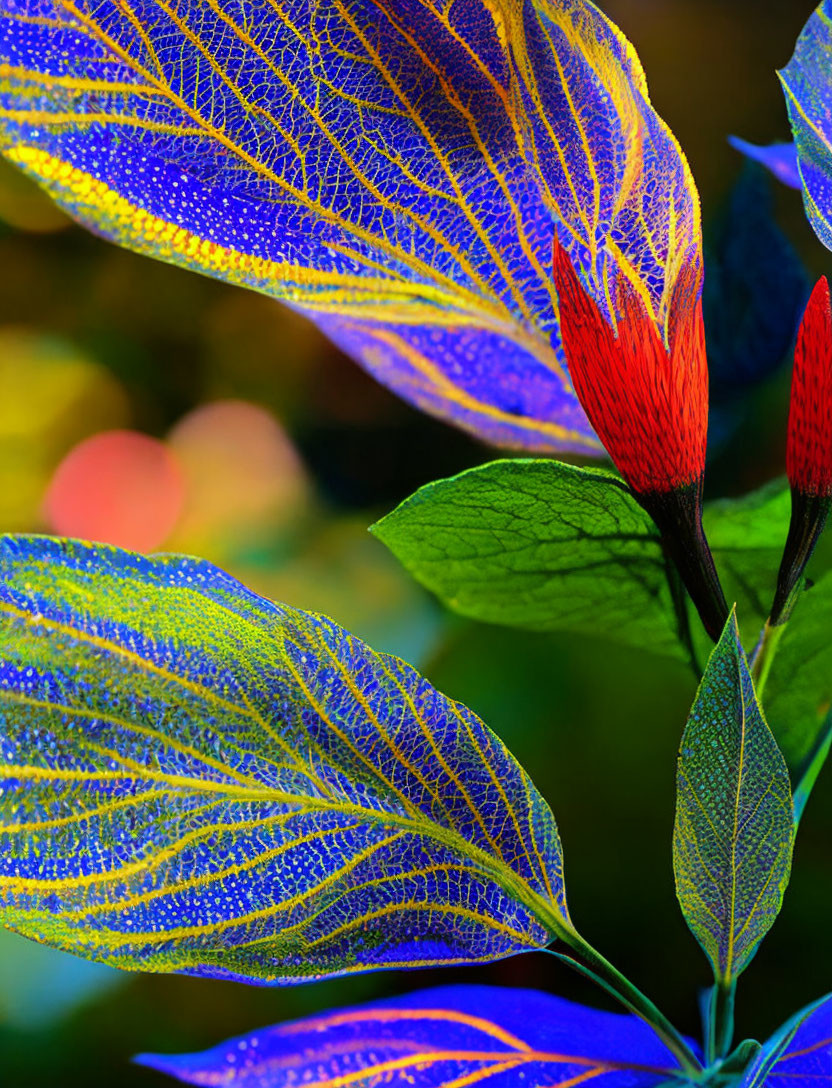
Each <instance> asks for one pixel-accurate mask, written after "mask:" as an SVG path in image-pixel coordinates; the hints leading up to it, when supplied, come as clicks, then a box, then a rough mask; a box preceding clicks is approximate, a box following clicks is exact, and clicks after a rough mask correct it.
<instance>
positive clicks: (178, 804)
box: [0, 537, 568, 983]
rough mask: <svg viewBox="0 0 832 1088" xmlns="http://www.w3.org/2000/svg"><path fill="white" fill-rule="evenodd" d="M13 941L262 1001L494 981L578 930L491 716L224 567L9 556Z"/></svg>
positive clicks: (80, 554)
mask: <svg viewBox="0 0 832 1088" xmlns="http://www.w3.org/2000/svg"><path fill="white" fill-rule="evenodd" d="M0 788H1V791H2V792H1V793H0V817H2V820H0V835H2V838H3V842H4V848H3V850H2V852H0V919H2V921H3V922H4V923H5V924H7V925H8V926H10V927H11V928H13V929H16V930H18V931H19V932H21V933H23V934H25V935H26V936H29V937H34V938H35V939H37V940H39V941H44V942H46V943H48V944H52V945H55V946H57V947H59V948H62V949H66V950H68V951H72V952H76V953H78V954H81V955H84V956H86V957H88V958H91V959H97V960H103V961H105V962H108V963H110V964H113V965H115V966H118V967H123V968H127V969H143V970H152V971H180V972H187V973H191V974H201V975H211V976H216V977H223V978H242V979H247V980H250V981H255V982H262V983H269V982H275V981H291V980H301V979H305V978H317V977H321V976H325V975H332V974H338V973H344V972H349V971H362V970H370V969H374V968H382V967H393V966H404V967H416V966H425V965H434V964H442V963H454V962H465V963H474V962H481V961H487V960H492V959H495V958H499V957H501V956H505V955H509V954H511V953H514V952H518V951H523V950H528V949H532V948H537V947H541V946H544V945H546V944H548V943H549V942H550V941H551V940H552V939H553V937H554V936H555V931H556V930H558V929H559V928H560V927H562V926H563V925H565V924H566V922H567V918H568V916H567V914H566V905H565V899H564V890H563V883H562V858H561V850H560V842H559V839H558V834H557V829H556V827H555V822H554V819H553V817H552V814H551V812H550V810H549V808H548V806H547V805H546V804H545V802H544V801H543V800H542V798H541V797H540V796H539V794H538V793H537V791H536V790H535V788H534V786H533V785H532V783H531V781H530V780H529V778H528V776H527V775H526V774H525V772H524V771H523V770H522V769H521V768H520V767H519V766H518V764H517V763H516V762H515V760H514V759H513V758H512V756H511V755H510V754H509V753H508V752H507V751H506V749H505V747H504V746H503V745H502V744H501V743H500V741H499V740H498V738H497V737H495V736H494V734H493V733H491V732H490V730H488V729H487V728H486V727H485V726H484V725H483V724H482V722H481V721H480V720H479V719H478V718H477V717H476V716H475V715H474V714H472V713H471V712H470V711H469V710H467V709H466V708H465V707H463V706H461V705H460V704H458V703H455V702H453V701H452V700H450V699H447V698H446V697H445V696H443V695H441V694H440V693H439V692H437V691H436V690H435V689H433V688H432V687H431V686H430V685H429V684H428V683H427V682H426V681H425V680H423V679H422V678H421V677H420V676H419V675H418V674H417V673H416V672H415V671H414V670H413V669H411V668H410V667H409V666H407V665H405V664H404V663H403V662H401V661H399V660H397V659H394V658H390V657H386V656H384V655H380V654H376V653H374V652H373V651H372V650H370V649H369V648H368V647H367V646H366V645H365V644H364V643H362V642H361V641H359V640H358V639H357V638H354V637H353V636H351V635H350V634H348V633H347V632H346V631H344V630H342V629H341V628H340V627H338V626H337V625H336V624H334V623H332V622H331V621H329V620H327V619H325V618H324V617H321V616H316V615H312V614H309V613H304V612H300V611H298V610H296V609H292V608H287V607H283V606H280V605H276V604H272V603H271V602H268V601H266V600H264V599H262V598H260V597H258V596H256V595H255V594H253V593H250V592H248V591H247V590H246V589H244V588H243V587H242V586H241V585H239V583H237V582H236V581H234V580H233V579H232V578H230V577H228V576H227V575H225V574H223V573H222V572H221V571H219V570H217V569H216V568H215V567H213V566H211V565H210V564H208V563H205V562H201V561H198V560H192V559H185V558H181V557H176V556H162V557H158V558H151V559H146V558H143V557H139V556H134V555H131V554H129V553H126V552H120V551H118V550H116V549H111V548H107V547H103V546H102V547H96V546H92V545H83V544H78V543H72V542H60V541H53V540H49V539H46V538H12V537H9V538H5V540H4V541H3V542H2V544H0Z"/></svg>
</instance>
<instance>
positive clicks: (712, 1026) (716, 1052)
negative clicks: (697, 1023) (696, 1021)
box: [705, 981, 737, 1064]
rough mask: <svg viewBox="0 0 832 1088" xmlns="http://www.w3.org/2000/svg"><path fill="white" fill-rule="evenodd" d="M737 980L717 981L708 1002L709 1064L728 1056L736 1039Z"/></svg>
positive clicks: (707, 1058) (707, 1059) (707, 1056)
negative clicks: (735, 1003) (735, 1004)
mask: <svg viewBox="0 0 832 1088" xmlns="http://www.w3.org/2000/svg"><path fill="white" fill-rule="evenodd" d="M736 990H737V984H736V981H734V982H729V983H724V982H715V983H714V986H713V989H712V990H711V994H710V1000H709V1002H708V1039H707V1053H706V1054H705V1060H706V1061H707V1062H708V1064H711V1063H712V1062H715V1061H718V1060H719V1059H721V1058H725V1057H727V1056H728V1054H729V1052H730V1050H731V1043H732V1042H733V1040H734V998H735V994H736Z"/></svg>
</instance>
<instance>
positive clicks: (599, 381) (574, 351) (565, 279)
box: [554, 242, 708, 495]
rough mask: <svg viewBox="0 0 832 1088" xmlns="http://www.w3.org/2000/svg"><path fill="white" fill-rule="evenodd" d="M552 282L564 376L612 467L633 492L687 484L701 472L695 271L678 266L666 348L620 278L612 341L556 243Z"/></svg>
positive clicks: (703, 422) (704, 424) (703, 435)
mask: <svg viewBox="0 0 832 1088" xmlns="http://www.w3.org/2000/svg"><path fill="white" fill-rule="evenodd" d="M554 269H555V286H556V288H557V292H558V299H559V301H560V326H561V337H562V341H563V347H564V352H565V354H566V359H567V362H568V364H569V374H570V377H571V379H572V384H573V385H574V387H575V392H576V394H577V396H578V400H579V401H580V402H581V405H582V406H583V409H584V411H585V412H586V414H587V417H588V418H589V421H590V423H591V424H592V426H593V428H594V430H595V432H596V434H597V435H598V437H599V438H600V439H601V441H602V442H603V444H604V447H605V448H606V450H607V452H608V453H609V455H610V457H611V458H612V460H613V463H614V464H615V466H616V467H617V469H618V470H619V472H620V473H621V475H622V476H623V477H624V479H625V480H626V481H627V483H628V484H629V485H630V487H631V488H632V489H633V491H634V492H636V494H638V495H646V494H654V493H665V492H668V491H672V490H674V489H677V488H680V487H686V486H688V485H690V484H695V483H697V482H698V481H700V480H701V478H702V476H703V474H704V471H705V448H706V444H707V435H708V366H707V360H706V355H705V329H704V324H703V321H702V304H701V300H700V297H699V296H700V292H699V275H698V273H697V272H696V270H695V269H693V268H685V269H684V270H683V271H682V273H681V274H680V276H679V278H678V279H677V281H676V285H675V287H674V290H673V297H672V299H671V302H670V311H669V312H670V320H669V323H668V336H669V347H666V346H665V344H664V343H663V342H662V338H661V336H660V335H659V331H658V329H657V328H656V324H655V322H654V320H653V318H652V317H651V316H650V314H649V313H648V312H647V309H646V307H645V305H644V303H643V301H642V300H641V298H640V297H639V296H638V294H637V293H636V291H635V289H634V288H633V286H632V285H631V284H630V283H629V281H627V280H626V279H625V278H624V276H620V277H619V286H618V299H617V307H616V309H617V317H618V331H617V335H616V333H615V332H614V331H613V329H612V327H611V325H610V324H609V322H608V321H607V319H606V317H605V316H604V315H603V314H602V313H601V311H600V310H599V308H598V306H597V304H596V303H595V301H594V299H592V298H591V297H590V296H589V295H588V294H587V292H586V291H585V290H584V288H583V285H582V284H581V281H580V279H579V278H578V275H577V273H576V272H575V269H574V268H573V266H572V262H571V260H570V259H569V255H568V254H567V252H566V251H565V250H564V249H563V248H562V247H561V246H560V244H559V243H557V242H556V243H555V257H554Z"/></svg>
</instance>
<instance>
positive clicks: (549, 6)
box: [0, 0, 701, 453]
mask: <svg viewBox="0 0 832 1088" xmlns="http://www.w3.org/2000/svg"><path fill="white" fill-rule="evenodd" d="M0 146H1V147H2V149H3V151H4V153H5V155H6V156H7V157H8V158H9V159H10V160H11V161H12V162H14V163H16V164H17V165H18V166H20V167H21V168H22V169H24V170H25V171H27V172H28V173H29V174H30V175H31V176H32V177H34V178H35V179H36V180H38V181H39V182H40V183H41V184H42V185H43V186H44V187H45V188H46V189H47V190H48V191H49V192H50V193H51V194H52V196H53V197H54V198H55V199H56V200H57V201H58V202H59V203H60V204H61V205H62V206H63V207H65V208H66V209H67V210H68V211H69V212H70V214H72V215H73V216H74V217H75V218H76V219H78V220H79V221H80V222H81V223H83V224H85V225H86V226H88V227H89V228H90V229H92V230H94V231H95V232H97V233H99V234H101V235H103V236H104V237H106V238H110V239H112V240H114V241H116V242H118V243H119V244H122V245H125V246H127V247H129V248H132V249H135V250H138V251H139V252H142V253H147V254H149V255H151V256H154V257H158V258H161V259H162V260H166V261H171V262H173V263H176V264H179V265H182V266H184V267H187V268H191V269H194V270H196V271H199V272H203V273H207V274H209V275H212V276H216V277H219V278H221V279H224V280H227V281H229V282H231V283H237V284H241V285H244V286H247V287H251V288H254V289H255V290H258V291H262V292H265V293H267V294H270V295H273V296H275V297H277V298H279V299H282V300H283V301H285V302H287V303H289V304H290V305H292V306H295V307H297V308H299V309H300V310H302V311H303V312H304V313H307V314H308V315H310V316H311V317H312V318H313V320H315V321H316V322H317V323H318V325H319V326H320V327H321V328H322V329H323V330H324V331H325V332H326V333H327V334H328V335H329V336H330V337H332V338H333V339H334V340H335V341H336V342H337V343H338V344H340V345H341V347H343V348H344V349H345V350H346V351H347V352H348V353H350V354H352V355H353V356H354V357H355V358H356V359H358V360H359V361H361V363H362V364H363V365H364V366H365V367H366V368H367V369H368V370H370V371H371V372H372V373H373V374H374V375H376V377H378V378H379V380H380V381H382V382H384V383H385V384H387V385H389V386H390V387H391V388H393V389H395V390H397V391H398V392H399V393H400V394H402V395H403V396H404V397H406V398H407V399H409V400H410V401H412V402H413V403H415V404H417V405H419V406H420V407H421V408H423V409H425V410H427V411H431V412H433V413H435V414H437V415H440V416H443V417H445V418H448V419H450V420H453V421H454V422H456V423H458V424H460V425H462V426H463V427H466V428H467V429H469V430H471V431H473V432H474V433H475V434H477V435H479V436H481V437H483V438H485V439H487V440H489V441H491V442H495V443H498V444H501V445H506V446H515V447H521V448H527V449H542V450H557V449H573V450H583V451H590V452H591V451H596V452H599V453H600V452H601V451H600V447H599V446H598V443H597V440H596V438H595V437H594V435H593V434H592V432H591V429H590V427H589V424H588V422H587V420H586V417H585V416H584V414H583V411H582V410H581V408H580V406H579V405H578V403H577V400H576V399H575V397H574V394H573V392H572V390H571V387H570V385H569V381H568V376H567V374H566V371H565V366H564V362H563V356H562V352H561V349H560V342H559V335H558V311H557V299H556V296H555V291H554V287H553V285H552V275H551V271H552V268H551V254H552V241H553V237H554V233H555V230H556V229H557V232H558V234H559V235H560V237H561V240H562V241H563V242H564V244H565V245H566V246H567V247H568V248H569V250H570V252H571V253H572V254H573V256H574V258H575V259H576V261H577V262H578V263H579V264H580V266H581V267H582V269H583V271H584V274H585V276H586V279H587V283H588V285H589V286H590V287H591V288H592V289H593V291H594V293H595V294H596V296H597V297H598V298H599V300H601V301H602V302H603V303H604V304H606V305H608V306H611V300H612V299H613V298H614V289H613V281H614V280H615V279H616V277H617V276H618V275H622V274H623V275H625V276H627V277H628V278H629V279H631V280H632V281H633V283H634V284H635V285H636V287H637V289H638V291H639V292H640V293H641V295H642V297H643V298H644V300H645V302H646V303H647V305H648V307H649V309H650V311H651V312H652V314H653V315H654V317H655V319H656V321H657V322H658V323H659V324H660V325H662V326H664V324H665V322H666V319H667V308H668V300H669V298H670V295H671V292H672V289H673V286H674V284H675V282H676V279H677V277H678V274H679V272H680V270H681V268H682V267H683V266H685V265H687V264H691V263H693V264H694V265H696V266H697V267H698V266H699V265H700V263H701V241H700V224H699V209H698V198H697V195H696V190H695V187H694V184H693V181H692V178H691V176H690V172H689V170H688V167H687V163H686V161H685V159H684V156H683V155H682V153H681V151H680V149H679V147H678V145H677V143H676V141H675V139H674V138H673V136H672V134H671V133H670V131H669V130H668V129H667V127H666V126H665V125H664V123H663V122H662V121H661V120H660V119H659V118H658V116H657V115H656V113H655V112H654V110H653V109H652V107H651V105H650V102H649V99H648V97H647V89H646V84H645V80H644V74H643V72H642V70H641V67H640V65H639V62H638V59H637V57H636V54H635V51H634V50H633V48H632V46H631V45H630V44H629V43H628V42H627V41H626V39H625V38H624V37H623V36H622V35H621V33H620V32H619V31H618V30H617V28H616V27H614V26H613V25H612V24H611V23H610V22H609V21H608V20H607V19H606V18H605V17H604V16H603V15H602V14H601V13H600V12H599V11H598V9H597V8H596V7H595V5H594V4H592V3H590V2H589V0H522V2H518V0H457V2H455V3H454V4H452V5H447V4H444V3H439V2H438V0H403V2H401V0H397V2H396V3H390V2H389V0H333V2H332V3H316V2H314V0H205V2H199V3H197V2H196V0H0Z"/></svg>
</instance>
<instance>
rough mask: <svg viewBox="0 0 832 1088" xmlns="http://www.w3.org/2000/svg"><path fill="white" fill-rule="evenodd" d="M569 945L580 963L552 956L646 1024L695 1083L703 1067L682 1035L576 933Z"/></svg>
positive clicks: (636, 988)
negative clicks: (590, 981) (589, 980)
mask: <svg viewBox="0 0 832 1088" xmlns="http://www.w3.org/2000/svg"><path fill="white" fill-rule="evenodd" d="M569 945H570V947H571V948H572V950H573V951H574V952H576V953H577V955H578V956H580V960H577V959H573V958H572V957H571V956H568V955H565V954H564V953H562V952H554V951H552V952H551V955H553V956H555V957H556V958H557V959H559V960H560V961H561V962H562V963H565V964H566V965H567V966H569V967H572V968H573V970H576V971H578V972H579V973H580V974H582V975H584V976H585V977H586V978H589V979H591V980H592V981H593V982H595V983H596V984H597V985H598V986H600V987H601V988H602V989H603V990H605V991H606V992H607V993H608V994H610V995H611V996H612V997H614V998H615V999H616V1000H617V1001H619V1002H620V1003H621V1004H622V1005H623V1006H624V1007H625V1008H626V1009H628V1010H629V1011H630V1012H632V1013H635V1015H636V1016H638V1017H640V1018H641V1019H642V1020H644V1021H645V1022H646V1023H647V1024H649V1025H650V1027H651V1028H653V1030H654V1031H655V1032H656V1034H657V1035H658V1036H659V1038H660V1039H661V1040H662V1042H663V1043H664V1044H665V1046H666V1047H667V1049H668V1050H669V1051H670V1052H671V1053H672V1054H673V1055H674V1057H675V1058H676V1059H677V1061H678V1062H679V1064H680V1066H681V1067H682V1069H683V1070H684V1072H685V1073H686V1074H687V1075H688V1076H689V1077H691V1078H693V1079H694V1080H697V1079H698V1078H699V1076H700V1074H701V1073H702V1063H701V1062H700V1061H699V1059H698V1058H697V1057H696V1055H695V1054H694V1052H693V1051H692V1050H691V1048H690V1047H689V1046H688V1044H687V1043H686V1042H685V1040H684V1039H683V1037H682V1035H681V1034H680V1033H679V1032H678V1031H677V1030H676V1028H675V1027H674V1026H673V1025H672V1024H671V1023H670V1021H669V1020H668V1019H667V1017H666V1016H665V1015H664V1014H663V1013H661V1012H660V1011H659V1010H658V1009H657V1008H656V1006H655V1005H654V1004H653V1002H652V1001H651V1000H650V999H649V998H648V997H645V995H644V994H643V993H642V992H641V990H639V989H638V987H637V986H635V985H634V984H633V983H632V982H630V980H629V979H628V978H626V977H625V976H624V975H622V974H621V972H620V971H619V970H618V969H617V968H615V967H613V965H612V964H611V963H610V962H609V960H606V959H605V958H604V957H603V956H602V955H601V953H600V952H596V951H595V949H594V948H593V947H592V945H590V944H588V943H587V942H586V941H585V940H584V939H583V937H581V936H580V935H579V934H578V933H574V932H573V933H572V934H571V935H570V939H569ZM581 961H583V962H581Z"/></svg>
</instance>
